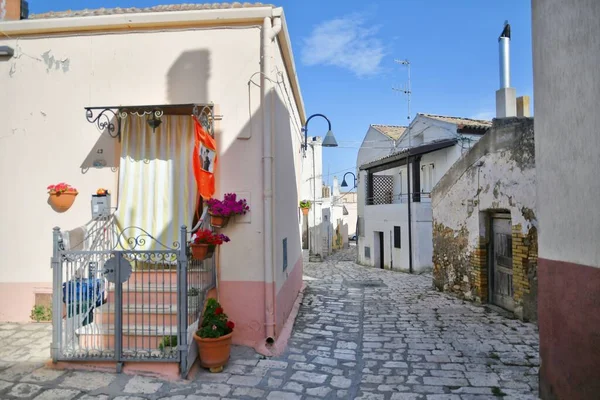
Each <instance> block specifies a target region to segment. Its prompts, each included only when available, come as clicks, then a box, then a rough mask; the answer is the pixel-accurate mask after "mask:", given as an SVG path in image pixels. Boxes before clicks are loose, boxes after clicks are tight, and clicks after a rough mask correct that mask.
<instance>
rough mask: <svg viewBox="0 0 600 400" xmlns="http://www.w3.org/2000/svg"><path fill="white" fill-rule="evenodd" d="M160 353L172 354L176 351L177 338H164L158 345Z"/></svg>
mask: <svg viewBox="0 0 600 400" xmlns="http://www.w3.org/2000/svg"><path fill="white" fill-rule="evenodd" d="M158 348H159V350H160V351H162V352H164V353H172V352H174V351H176V350H177V336H164V337H163V338H162V339H161V341H160V343H159V344H158Z"/></svg>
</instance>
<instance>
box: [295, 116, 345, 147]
mask: <svg viewBox="0 0 600 400" xmlns="http://www.w3.org/2000/svg"><path fill="white" fill-rule="evenodd" d="M314 117H321V118H325V120H326V121H327V124H329V130H328V131H327V134H326V135H325V138H324V139H323V143H321V146H323V147H337V145H338V144H337V141H336V140H335V136H333V132H331V122H330V121H329V118H327V117H326V116H324V115H323V114H313V115H311V116H310V117H308V119H307V120H306V124H304V127H302V132H304V146H302V148H303V150H304V157H306V150H307V149H308V123H309V122H310V120H311V119H313V118H314Z"/></svg>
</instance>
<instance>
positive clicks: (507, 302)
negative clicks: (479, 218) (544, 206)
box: [491, 216, 514, 311]
mask: <svg viewBox="0 0 600 400" xmlns="http://www.w3.org/2000/svg"><path fill="white" fill-rule="evenodd" d="M491 250H492V251H491V278H492V293H491V294H492V303H494V304H496V305H498V306H500V307H502V308H505V309H507V310H510V311H513V309H514V300H513V265H512V231H511V223H510V217H504V216H495V217H493V218H492V249H491Z"/></svg>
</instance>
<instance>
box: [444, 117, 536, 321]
mask: <svg viewBox="0 0 600 400" xmlns="http://www.w3.org/2000/svg"><path fill="white" fill-rule="evenodd" d="M534 149H535V147H534V139H533V119H532V118H503V119H498V120H494V124H493V126H492V128H491V129H490V131H489V132H488V133H486V135H485V136H484V137H483V138H482V139H481V140H480V141H479V142H478V143H477V144H476V145H475V146H474V147H473V148H472V149H471V150H470V151H469V152H468V153H466V154H465V155H464V156H463V157H462V158H461V159H460V160H459V161H457V163H456V164H454V166H453V167H452V168H451V169H450V170H448V172H447V173H446V174H445V175H444V177H443V178H442V179H441V180H440V181H439V182H438V184H437V185H436V187H435V188H434V190H433V192H432V206H433V264H434V269H433V282H434V286H435V287H436V288H437V289H438V290H440V291H444V292H449V293H453V294H455V295H457V296H459V297H461V298H464V299H466V300H471V301H476V302H479V303H486V302H488V298H489V291H490V286H489V265H488V264H489V262H490V259H489V251H488V249H489V244H490V232H489V231H490V229H489V227H490V223H491V216H492V214H493V213H498V212H502V213H509V214H510V217H511V225H512V239H513V249H512V250H513V289H514V293H513V299H514V303H515V308H514V312H515V315H516V316H517V317H519V318H522V319H526V320H536V318H537V315H536V308H537V220H536V217H535V210H536V197H535V150H534Z"/></svg>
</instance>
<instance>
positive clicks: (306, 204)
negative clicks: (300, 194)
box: [300, 200, 310, 208]
mask: <svg viewBox="0 0 600 400" xmlns="http://www.w3.org/2000/svg"><path fill="white" fill-rule="evenodd" d="M300 208H310V200H302V201H301V202H300Z"/></svg>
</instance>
